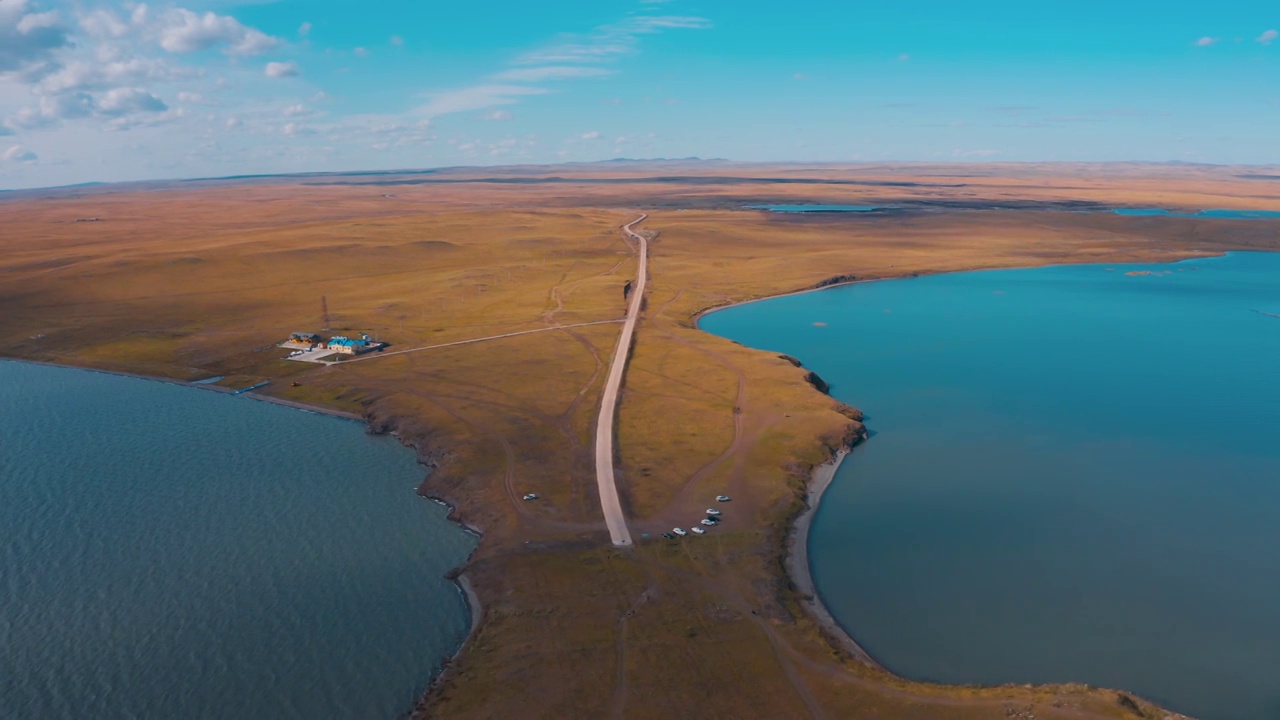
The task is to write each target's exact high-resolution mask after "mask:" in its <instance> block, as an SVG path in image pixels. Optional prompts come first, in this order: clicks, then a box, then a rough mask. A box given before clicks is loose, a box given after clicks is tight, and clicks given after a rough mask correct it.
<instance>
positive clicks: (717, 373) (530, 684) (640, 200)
mask: <svg viewBox="0 0 1280 720" xmlns="http://www.w3.org/2000/svg"><path fill="white" fill-rule="evenodd" d="M468 172H470V175H468ZM505 172H507V173H508V174H509V177H522V178H524V179H526V180H528V179H536V178H538V177H550V176H553V175H555V176H561V177H565V178H568V180H567V181H558V182H548V183H542V184H539V183H523V184H511V183H492V182H479V181H478V180H483V179H484V178H487V177H493V176H496V175H498V174H499V171H467V172H452V173H442V174H440V175H438V176H430V177H431V178H432V184H417V185H412V184H411V185H395V186H371V185H360V184H354V185H330V186H313V185H300V184H298V183H297V182H296V181H276V182H267V183H262V184H257V185H234V186H218V185H213V186H203V187H199V188H195V189H157V190H149V191H146V192H141V191H138V192H117V193H105V194H103V193H91V194H80V195H76V194H70V195H68V194H67V193H55V194H54V195H56V196H53V197H48V198H39V197H35V198H30V197H28V198H19V199H14V200H7V201H0V227H3V228H4V234H3V236H2V237H0V251H2V253H0V305H2V307H3V309H4V312H3V314H2V315H0V342H2V343H4V347H5V348H6V351H5V352H6V354H8V355H11V356H14V357H22V358H29V359H37V360H46V361H52V362H60V363H66V364H72V365H86V366H94V367H103V368H108V369H114V370H124V371H131V372H138V373H144V374H153V375H163V376H167V377H173V378H181V379H191V378H196V377H200V376H208V375H226V376H228V379H227V380H226V381H225V383H226V384H228V385H236V386H240V387H243V386H246V385H249V384H253V383H256V382H259V381H261V380H264V379H269V380H271V381H273V385H271V386H270V387H269V388H268V389H267V390H266V392H268V393H270V394H274V395H277V396H280V397H282V398H287V399H292V400H297V401H302V402H308V403H314V404H318V405H324V406H329V407H334V408H339V409H345V410H354V411H357V412H361V413H363V414H365V415H366V417H368V418H369V419H370V422H371V423H372V424H373V425H374V426H375V427H377V428H379V429H386V430H395V431H397V432H398V433H400V435H401V436H402V437H403V438H405V439H406V440H407V441H409V442H412V443H414V444H416V445H417V446H418V447H419V449H420V451H421V452H422V454H423V455H424V456H427V455H430V456H431V457H433V458H434V459H435V460H436V461H438V463H439V470H438V471H437V472H436V473H434V474H433V475H432V476H431V478H430V479H429V481H428V482H427V483H426V484H425V486H424V490H425V491H427V492H430V493H432V494H435V495H438V496H441V497H444V498H446V499H448V500H449V501H450V502H452V503H453V504H455V505H456V506H457V507H458V510H459V513H460V515H461V516H462V518H463V519H464V520H466V521H467V522H469V523H472V524H474V525H478V526H480V527H482V528H483V529H484V530H485V537H484V540H483V542H482V543H481V546H480V548H479V550H478V551H477V554H476V557H475V558H474V559H473V561H472V563H471V564H470V566H469V567H468V568H467V572H468V574H469V576H470V577H471V578H472V580H473V583H474V585H475V587H476V590H477V592H478V593H479V595H480V596H481V598H482V599H483V604H484V610H485V620H484V622H483V623H482V624H481V625H480V627H479V628H478V629H477V631H476V634H475V637H474V638H473V640H472V642H471V643H470V644H469V645H468V646H467V648H466V650H465V652H464V653H463V654H462V655H461V656H460V658H458V660H457V661H456V662H455V664H454V665H453V666H452V668H451V670H450V671H449V672H448V673H447V674H446V676H445V678H444V680H443V682H442V683H441V684H440V685H439V686H438V687H437V688H436V691H435V692H434V694H433V695H432V696H431V697H430V701H431V702H430V704H429V705H427V706H425V708H424V709H423V710H422V714H424V715H433V716H441V717H477V718H481V717H548V718H552V717H555V718H560V717H602V716H614V717H634V718H648V717H662V716H667V717H670V716H685V715H689V714H692V713H694V712H696V713H697V714H699V715H703V716H708V717H803V716H806V715H808V716H814V717H824V716H825V717H880V718H979V717H983V718H986V717H1007V716H1009V713H1017V712H1022V711H1027V710H1028V709H1030V711H1031V712H1034V714H1035V716H1036V717H1050V718H1052V717H1061V718H1068V717H1071V718H1079V717H1124V716H1126V713H1129V711H1128V710H1126V708H1125V707H1124V706H1122V705H1121V704H1120V702H1119V700H1118V696H1117V695H1116V694H1115V693H1113V692H1110V691H1098V690H1087V689H1084V688H1080V687H1053V688H1023V687H1018V688H999V689H971V688H946V687H938V686H930V685H924V684H919V683H912V682H909V681H906V680H902V679H898V678H893V677H891V676H888V675H886V674H884V673H880V672H877V671H873V670H870V669H868V668H865V667H863V666H861V665H859V664H858V663H856V662H855V661H853V660H852V659H851V658H850V657H849V656H847V655H846V654H844V653H843V652H841V651H839V650H837V649H836V647H837V646H836V645H835V644H834V643H833V642H832V641H831V639H830V638H829V637H827V636H826V635H824V633H823V631H822V630H821V628H819V627H818V626H817V625H816V624H815V623H814V622H813V621H812V620H811V619H810V618H809V617H808V616H807V615H805V614H804V612H803V611H801V610H800V604H799V602H798V598H797V597H796V595H795V593H794V591H793V590H792V589H791V586H790V584H789V582H788V581H787V580H786V578H785V576H784V575H783V573H782V565H781V554H782V551H783V550H782V549H783V546H784V539H785V534H786V530H787V523H788V521H789V518H791V517H792V516H793V515H794V513H795V512H797V511H798V509H799V507H800V504H801V502H802V500H801V497H802V496H801V490H802V488H803V486H804V481H805V477H806V473H807V471H808V469H809V468H810V467H811V466H812V465H814V464H816V463H819V462H822V461H823V460H825V459H826V458H827V457H828V456H829V454H830V452H831V449H832V448H833V447H835V446H837V445H839V444H840V443H841V442H842V441H843V439H844V437H845V435H846V433H847V432H848V429H849V426H850V420H849V419H848V418H847V417H846V416H845V415H843V414H841V412H840V410H839V408H838V407H837V405H836V403H834V402H833V401H832V400H831V399H829V398H827V397H825V396H823V395H821V394H819V393H817V392H816V391H814V390H812V389H811V388H810V387H809V386H808V385H807V384H806V383H805V382H804V379H803V377H804V373H805V371H804V370H803V369H800V368H796V367H794V366H793V365H792V364H791V363H789V362H787V361H786V360H783V359H781V358H779V357H778V356H777V355H776V354H773V353H769V352H764V351H759V350H753V349H748V348H743V347H740V346H738V345H736V344H734V343H732V342H729V341H727V340H724V339H721V338H716V337H711V336H708V335H706V334H703V333H701V332H699V331H697V330H696V329H695V328H694V327H693V318H694V316H695V315H696V314H697V313H698V312H699V311H701V310H704V309H706V308H709V307H713V306H717V305H720V304H724V303H727V302H733V301H740V300H744V299H749V298H755V297H762V296H766V295H770V294H776V293H780V292H786V291H791V290H796V289H800V288H805V287H810V286H812V285H814V284H816V283H819V282H821V281H823V280H824V279H826V278H830V277H832V276H836V275H849V274H852V275H856V276H858V277H860V278H873V277H891V276H901V275H908V274H912V273H924V272H943V271H950V270H959V269H967V268H977V267H1008V266H1020V265H1040V264H1046V263H1057V262H1084V261H1105V262H1119V261H1122V260H1164V259H1172V258H1175V257H1185V256H1189V255H1197V254H1204V253H1214V252H1220V251H1221V250H1223V249H1228V248H1244V247H1258V248H1275V247H1276V246H1277V245H1280V240H1278V236H1280V233H1277V226H1278V225H1280V223H1271V222H1265V221H1258V222H1229V221H1202V220H1177V219H1168V218H1131V217H1119V216H1114V215H1109V214H1083V213H1079V212H1066V211H1063V210H1062V207H1066V206H1065V205H1064V203H1078V202H1097V201H1106V202H1111V203H1119V204H1132V205H1153V204H1159V205H1175V206H1182V207H1193V208H1200V207H1254V208H1272V209H1274V208H1280V191H1278V190H1277V183H1274V182H1270V183H1269V182H1266V181H1255V180H1247V179H1242V178H1237V177H1235V175H1236V174H1239V173H1234V172H1233V171H1230V170H1213V171H1211V170H1204V169H1197V168H1176V169H1170V168H1162V169H1159V170H1158V171H1157V170H1153V169H1152V168H1149V167H1146V168H1144V167H1140V166H1134V167H1110V168H1108V169H1107V170H1106V172H1105V173H1102V172H1100V171H1099V170H1098V169H1097V168H1091V167H1088V166H1065V167H1064V166H946V167H929V166H906V167H882V168H868V167H861V168H839V167H817V168H803V167H798V166H766V167H755V168H752V167H736V166H730V167H713V168H701V169H691V168H688V167H679V166H672V167H665V168H654V167H637V166H621V167H617V168H609V172H610V173H611V174H612V177H613V178H614V179H615V180H622V181H625V182H608V183H605V182H600V180H602V171H601V170H599V169H592V168H585V169H579V170H573V171H571V170H569V169H566V168H557V169H554V170H548V169H524V170H519V169H517V170H510V171H505ZM575 173H576V174H575ZM657 175H665V176H672V175H678V176H680V179H679V180H678V181H664V182H659V181H655V180H653V177H654V176H657ZM698 175H701V176H702V177H697V176H698ZM944 176H946V177H944ZM753 178H756V179H753ZM759 178H785V179H787V180H790V181H792V182H788V183H779V182H765V181H761V180H759ZM382 180H388V178H382ZM390 180H394V178H390ZM403 180H407V181H412V182H419V181H420V180H421V178H404V179H403ZM798 180H803V181H804V182H795V181H798ZM332 181H333V179H328V180H324V179H321V180H319V181H317V182H332ZM366 181H367V180H366ZM442 181H443V182H442ZM884 183H894V184H892V185H886V184H884ZM910 183H916V184H910ZM939 184H945V185H957V187H939ZM385 195H393V197H385ZM771 202H828V203H856V204H869V203H876V204H895V205H900V206H903V207H906V208H909V211H908V212H904V213H901V214H896V215H891V216H873V217H852V216H779V215H768V214H765V213H761V212H757V211H746V210H741V209H740V208H741V207H742V206H743V205H746V204H758V203H771ZM984 203H988V204H990V203H1000V204H1018V203H1032V204H1036V203H1039V204H1041V205H1042V206H1043V204H1046V203H1052V204H1056V205H1054V207H1057V208H1058V209H1056V210H1045V209H1041V210H1022V211H1016V212H1013V211H999V210H992V209H978V207H979V206H981V205H983V204H984ZM947 204H951V205H952V206H953V207H952V208H951V209H945V208H944V206H945V205H947ZM956 205H965V206H968V209H957V208H956V207H954V206H956ZM641 209H643V210H645V211H647V212H649V213H650V215H651V218H650V220H649V221H648V222H647V223H646V224H645V225H644V226H643V228H644V229H645V230H646V231H647V232H650V233H654V234H656V239H655V241H654V242H653V247H652V284H651V290H650V293H649V296H648V298H647V301H648V304H647V308H648V309H647V311H646V314H645V317H644V319H643V322H642V324H641V326H640V329H639V334H638V339H637V343H636V346H635V349H634V354H633V360H632V366H631V368H630V371H629V374H628V377H627V381H626V387H625V391H624V396H623V400H622V404H621V410H620V421H619V463H620V474H619V477H620V478H621V482H622V484H623V487H622V491H623V497H624V503H625V504H626V506H627V507H628V509H629V512H630V513H631V516H632V518H633V530H635V531H637V532H649V533H658V532H661V531H662V530H664V529H667V528H670V527H671V526H672V525H675V524H680V525H688V524H689V522H690V520H691V519H692V518H694V517H696V516H697V514H698V511H699V510H700V509H701V508H703V507H705V506H706V502H707V499H708V498H709V497H711V496H714V495H715V494H717V493H720V492H728V493H729V494H732V495H733V496H734V497H735V502H734V505H733V512H732V513H730V515H729V516H728V517H727V520H726V522H725V524H724V526H723V527H721V528H717V530H716V531H715V533H714V534H712V535H709V536H708V537H705V538H697V539H691V540H689V541H686V542H681V543H669V542H666V541H656V542H654V541H646V542H641V543H640V544H639V546H638V547H637V548H635V550H634V551H631V552H625V553H622V552H618V551H615V550H613V549H612V548H610V547H608V546H607V536H606V534H605V531H604V527H603V522H602V521H601V519H600V515H599V508H598V504H597V503H598V499H597V497H596V492H595V480H594V475H593V464H592V456H591V450H592V448H591V438H592V435H591V429H592V425H593V423H594V420H595V411H596V408H597V406H598V402H599V391H600V386H601V382H602V380H603V377H604V372H605V370H607V365H606V364H607V363H608V361H609V357H610V354H611V352H612V349H613V346H614V343H615V342H616V338H617V332H618V328H617V326H616V325H599V326H592V327H584V328H575V329H562V330H556V331H553V332H545V333H538V334H533V335H525V336H521V337H518V338H509V339H505V340H497V341H491V342H485V343H479V344H473V345H463V346H457V347H451V348H441V349H435V350H426V351H423V352H419V353H413V354H408V355H400V356H394V357H385V358H378V359H374V360H370V361H362V362H358V363H345V364H339V365H337V366H333V367H316V366H309V365H302V364H297V363H289V362H285V361H283V360H281V357H282V356H283V354H284V352H283V351H280V350H278V349H274V348H271V347H270V346H271V344H272V343H273V342H275V341H278V340H280V339H281V338H282V337H283V336H284V335H286V334H287V333H288V332H290V331H294V330H312V329H317V330H318V329H319V327H318V325H319V323H320V298H321V297H322V296H324V297H327V298H328V304H329V307H330V309H331V311H332V314H333V316H334V318H335V320H334V326H335V328H336V329H337V328H340V329H346V330H351V331H365V332H369V333H371V334H373V333H377V334H379V335H380V336H382V337H383V338H384V339H388V340H390V341H392V342H393V343H395V346H396V348H397V349H399V348H407V347H416V346H422V345H431V344H437V343H445V342H450V341H454V340H461V339H468V338H473V337H479V336H488V335H494V334H500V333H505V332H512V331H519V330H526V329H534V328H543V327H548V326H551V325H554V324H573V323H578V322H586V321H594V320H604V319H612V318H617V317H620V316H621V315H622V312H623V296H622V292H621V290H622V285H623V283H624V282H625V281H626V280H628V279H630V278H631V277H632V276H633V274H634V272H635V266H634V258H633V256H632V255H631V252H630V249H629V248H628V246H627V245H626V244H625V243H624V241H623V240H622V237H621V234H620V233H619V232H618V231H617V227H618V226H619V225H621V224H622V223H623V222H626V221H628V220H630V219H632V218H634V217H635V215H636V213H637V212H638V211H639V210H641ZM88 217H99V218H102V219H101V220H100V221H98V222H83V223H76V222H74V220H75V219H77V218H88ZM294 383H297V385H296V386H295V385H294ZM529 491H535V492H538V493H539V494H540V495H541V496H542V498H543V499H542V500H541V501H539V502H537V503H525V502H522V501H520V500H519V497H520V495H522V494H523V493H525V492H529ZM1141 707H1143V708H1144V710H1145V711H1147V712H1148V713H1153V712H1154V710H1152V708H1150V706H1147V705H1145V704H1141ZM1129 715H1130V716H1131V715H1132V713H1129Z"/></svg>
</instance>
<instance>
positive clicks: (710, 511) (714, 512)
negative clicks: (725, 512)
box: [707, 508, 720, 516]
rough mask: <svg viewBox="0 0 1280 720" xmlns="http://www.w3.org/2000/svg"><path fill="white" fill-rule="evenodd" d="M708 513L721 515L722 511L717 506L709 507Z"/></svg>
mask: <svg viewBox="0 0 1280 720" xmlns="http://www.w3.org/2000/svg"><path fill="white" fill-rule="evenodd" d="M707 514H708V515H711V516H715V515H719V514H720V511H719V510H717V509H715V508H707Z"/></svg>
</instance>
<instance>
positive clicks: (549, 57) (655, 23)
mask: <svg viewBox="0 0 1280 720" xmlns="http://www.w3.org/2000/svg"><path fill="white" fill-rule="evenodd" d="M710 27H711V21H709V20H707V19H706V18H700V17H692V16H683V15H638V16H633V17H629V18H627V19H626V20H623V21H621V22H617V23H611V24H609V25H601V26H599V27H597V28H595V29H594V30H592V31H591V32H590V33H587V34H586V35H584V36H567V37H566V39H565V40H564V41H563V42H560V43H557V44H555V45H552V46H550V47H547V48H544V49H542V50H538V51H535V52H532V53H529V54H527V55H525V56H523V57H522V58H520V59H519V60H518V61H517V62H518V63H519V64H522V65H543V64H552V63H599V62H603V61H606V60H609V59H612V58H613V57H615V56H618V55H626V54H630V53H632V52H635V50H636V46H637V45H638V43H639V37H640V36H641V35H651V34H653V33H657V32H661V31H663V30H705V29H707V28H710Z"/></svg>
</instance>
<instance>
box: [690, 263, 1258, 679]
mask: <svg viewBox="0 0 1280 720" xmlns="http://www.w3.org/2000/svg"><path fill="white" fill-rule="evenodd" d="M1230 252H1232V251H1225V252H1209V253H1206V254H1203V255H1198V254H1190V255H1188V256H1186V257H1182V258H1179V259H1176V260H1170V261H1166V262H1162V263H1144V262H1142V261H1141V260H1130V261H1126V262H1117V263H1097V262H1091V263H1058V264H1056V265H1028V266H1017V267H1007V268H1005V267H982V268H972V269H967V270H947V271H944V272H939V273H927V274H926V273H918V274H914V275H897V276H888V277H876V278H865V279H858V278H856V277H853V278H852V279H849V280H838V281H836V282H831V281H830V280H832V279H835V278H839V277H842V276H835V278H831V279H828V280H823V281H819V282H818V284H816V285H814V286H812V287H808V288H805V289H803V290H793V291H790V292H784V293H780V294H777V295H766V296H763V297H758V298H752V299H750V300H742V301H739V302H734V303H728V304H725V305H716V306H713V307H709V308H706V309H704V310H700V311H698V312H696V313H694V314H693V316H692V318H691V320H692V322H693V327H694V329H695V330H700V331H702V332H706V333H707V334H709V335H715V333H711V332H708V331H707V330H704V329H703V328H702V320H703V318H705V317H707V316H708V315H711V314H713V313H717V312H720V311H722V310H729V309H731V308H736V307H741V306H743V305H751V304H754V303H759V302H765V301H767V300H776V299H779V298H784V297H793V296H796V295H807V294H809V293H816V292H821V291H823V290H830V289H832V288H837V287H843V286H848V285H856V284H860V283H869V282H882V281H887V280H908V279H911V278H914V277H923V276H925V275H943V274H952V273H962V272H990V271H997V270H1035V269H1041V268H1045V267H1067V266H1074V265H1112V264H1114V265H1144V264H1161V265H1173V264H1177V263H1182V262H1188V261H1191V260H1204V259H1209V258H1218V257H1226V256H1227V255H1228V254H1229V253H1230ZM846 277H848V276H846ZM717 337H722V336H717ZM725 339H731V338H725ZM757 349H762V348H757ZM832 399H833V400H835V398H832ZM853 449H854V448H853V446H847V447H844V448H841V449H840V450H837V451H836V453H835V456H834V457H833V458H832V459H830V460H828V461H827V462H825V463H823V464H821V465H818V466H815V467H814V468H813V470H812V471H811V473H810V476H809V482H808V483H807V484H806V487H805V494H804V509H803V510H801V512H800V514H799V515H798V516H796V518H795V519H794V520H793V521H792V522H791V525H790V527H789V528H788V529H787V539H786V542H785V544H784V547H783V551H784V553H785V555H784V557H783V559H782V565H783V568H784V570H785V572H786V574H787V578H788V579H789V580H790V581H791V583H792V584H793V585H794V587H795V589H796V592H797V594H798V596H799V600H800V604H801V605H802V606H803V607H804V608H805V609H807V610H808V612H809V615H810V617H812V618H813V620H814V622H815V623H817V625H818V627H819V629H820V630H822V632H824V633H825V634H827V635H828V636H829V637H830V638H831V639H833V640H834V641H835V642H836V644H837V645H839V646H840V647H841V648H843V649H844V650H846V651H847V652H849V653H850V654H851V655H852V656H853V657H854V658H855V659H856V660H858V662H860V663H862V664H863V665H866V666H868V667H871V668H873V669H876V670H879V671H882V672H885V673H887V674H888V675H890V676H891V677H898V676H897V675H895V674H894V673H893V672H891V671H890V670H888V669H887V668H885V667H884V666H883V665H881V664H880V663H879V662H877V661H876V659H875V658H874V657H873V656H872V655H871V654H870V653H868V652H867V651H866V649H865V648H863V647H862V646H861V645H859V644H858V641H857V640H855V639H854V638H853V635H852V633H851V632H850V631H849V630H848V629H846V628H845V627H844V626H843V625H841V624H840V622H839V621H837V620H836V619H835V616H833V615H832V614H831V611H830V610H829V609H828V608H827V606H826V604H825V603H824V602H823V601H822V595H821V594H820V593H819V592H818V588H817V585H816V583H815V582H814V580H813V569H812V567H811V566H810V563H809V533H810V530H811V528H812V526H813V519H814V517H815V516H816V515H817V512H818V508H819V506H820V505H821V503H822V497H823V495H825V494H826V492H827V489H828V488H830V487H831V483H832V482H833V481H834V480H835V476H836V472H837V471H838V470H839V469H840V466H841V465H842V464H843V463H844V460H845V458H847V457H848V456H849V453H851V452H853Z"/></svg>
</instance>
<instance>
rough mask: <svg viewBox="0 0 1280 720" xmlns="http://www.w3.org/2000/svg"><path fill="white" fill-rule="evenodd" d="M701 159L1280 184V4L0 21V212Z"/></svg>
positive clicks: (721, 0)
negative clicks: (423, 172) (135, 193)
mask: <svg viewBox="0 0 1280 720" xmlns="http://www.w3.org/2000/svg"><path fill="white" fill-rule="evenodd" d="M692 156H697V157H703V158H724V159H731V160H741V161H823V162H878V161H887V160H899V161H934V162H936V161H974V160H986V161H1041V160H1065V161H1120V160H1123V161H1158V162H1164V161H1175V160H1176V161H1186V162H1210V163H1257V164H1273V163H1280V4H1277V3H1276V2H1275V0H1266V1H1263V0H1222V1H1221V2H1204V0H1160V1H1159V2H1156V1H1152V0H1105V1H1103V0H1071V1H1066V0H1037V1H1035V2H1032V1H1030V0H1019V1H1018V2H1012V1H1009V0H969V2H963V3H959V2H955V1H954V0H896V1H895V2H891V3H886V2H874V3H872V2H850V1H848V0H794V1H793V2H789V3H785V4H781V5H780V4H778V3H777V2H768V3H766V2H759V1H758V0H555V2H549V3H534V2H528V0H469V1H462V2H459V1H457V0H452V1H449V2H446V1H445V0H376V1H373V2H368V1H366V2H352V1H351V0H275V1H272V0H257V1H252V0H248V1H246V0H240V1H239V2H236V1H232V0H178V2H176V3H173V4H171V3H165V2H149V3H139V2H113V1H110V0H0V189H11V188H23V187H41V186H52V185H66V184H74V183H83V182H110V181H120V180H144V179H166V178H190V177H220V176H227V175H242V174H268V173H290V172H314V171H348V170H382V169H403V168H427V167H440V166H454V165H503V164H519V163H555V162H567V161H593V160H605V159H611V158H617V157H627V158H657V157H669V158H671V157H692Z"/></svg>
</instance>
